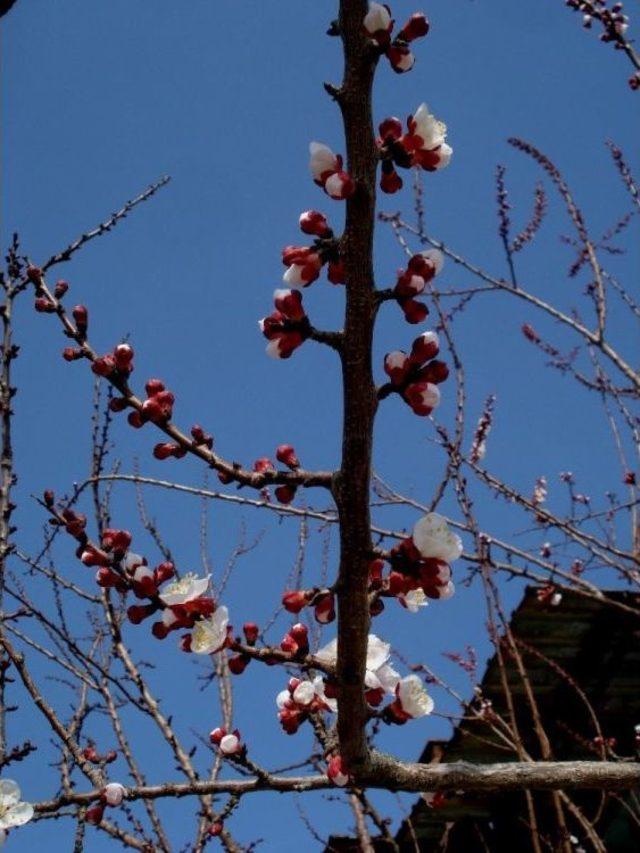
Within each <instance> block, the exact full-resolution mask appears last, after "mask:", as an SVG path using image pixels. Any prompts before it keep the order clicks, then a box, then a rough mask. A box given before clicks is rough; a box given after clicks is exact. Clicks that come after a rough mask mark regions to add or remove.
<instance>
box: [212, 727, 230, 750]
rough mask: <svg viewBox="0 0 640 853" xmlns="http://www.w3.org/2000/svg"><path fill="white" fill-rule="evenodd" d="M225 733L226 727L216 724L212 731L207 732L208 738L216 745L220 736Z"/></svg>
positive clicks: (220, 738)
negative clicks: (216, 726)
mask: <svg viewBox="0 0 640 853" xmlns="http://www.w3.org/2000/svg"><path fill="white" fill-rule="evenodd" d="M226 733H227V730H226V729H223V728H222V727H221V726H218V728H217V729H213V731H212V732H210V733H209V740H210V741H211V743H213V744H214V745H215V746H218V745H219V744H220V741H221V740H222V738H223V737H224V736H225V735H226Z"/></svg>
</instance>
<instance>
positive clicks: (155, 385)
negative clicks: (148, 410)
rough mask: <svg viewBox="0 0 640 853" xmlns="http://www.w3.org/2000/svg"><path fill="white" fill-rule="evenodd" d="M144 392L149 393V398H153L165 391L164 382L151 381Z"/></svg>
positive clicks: (158, 380)
mask: <svg viewBox="0 0 640 853" xmlns="http://www.w3.org/2000/svg"><path fill="white" fill-rule="evenodd" d="M144 390H145V391H146V392H147V397H153V396H154V395H155V394H159V393H160V392H161V391H164V382H162V381H161V380H160V379H149V380H148V382H147V383H146V385H145V386H144Z"/></svg>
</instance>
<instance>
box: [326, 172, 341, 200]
mask: <svg viewBox="0 0 640 853" xmlns="http://www.w3.org/2000/svg"><path fill="white" fill-rule="evenodd" d="M343 187H344V181H343V180H342V178H341V177H340V173H339V172H335V173H334V174H333V175H331V176H330V177H329V178H327V180H326V181H325V182H324V191H325V192H326V193H327V195H330V196H331V198H335V199H336V200H337V201H340V199H342V190H343Z"/></svg>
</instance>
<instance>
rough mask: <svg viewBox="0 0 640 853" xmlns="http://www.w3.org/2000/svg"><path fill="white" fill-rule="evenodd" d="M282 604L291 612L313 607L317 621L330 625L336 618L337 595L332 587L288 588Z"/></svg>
mask: <svg viewBox="0 0 640 853" xmlns="http://www.w3.org/2000/svg"><path fill="white" fill-rule="evenodd" d="M282 605H283V607H284V609H285V610H287V611H288V612H289V613H296V614H297V613H300V611H301V610H303V609H304V608H305V607H313V615H314V617H315V620H316V622H319V623H320V624H321V625H328V624H329V623H330V622H333V621H334V619H335V618H336V602H335V596H334V594H333V592H332V590H330V589H294V590H286V591H285V593H284V594H283V596H282Z"/></svg>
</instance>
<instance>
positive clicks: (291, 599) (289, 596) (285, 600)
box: [282, 589, 309, 613]
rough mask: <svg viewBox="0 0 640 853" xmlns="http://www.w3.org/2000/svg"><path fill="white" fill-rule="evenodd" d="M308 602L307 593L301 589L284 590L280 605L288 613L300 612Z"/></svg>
mask: <svg viewBox="0 0 640 853" xmlns="http://www.w3.org/2000/svg"><path fill="white" fill-rule="evenodd" d="M308 602H309V598H308V594H307V592H306V591H305V590H302V589H297V590H292V591H290V592H285V593H284V595H283V596H282V605H283V607H284V609H285V610H288V611H289V613H300V611H301V610H302V609H303V608H304V607H306V606H307V604H308Z"/></svg>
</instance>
